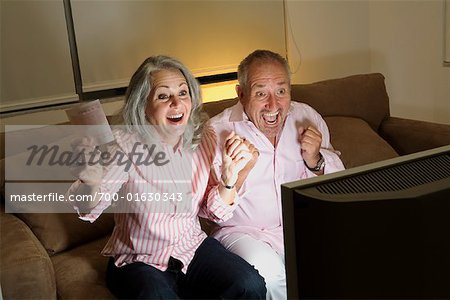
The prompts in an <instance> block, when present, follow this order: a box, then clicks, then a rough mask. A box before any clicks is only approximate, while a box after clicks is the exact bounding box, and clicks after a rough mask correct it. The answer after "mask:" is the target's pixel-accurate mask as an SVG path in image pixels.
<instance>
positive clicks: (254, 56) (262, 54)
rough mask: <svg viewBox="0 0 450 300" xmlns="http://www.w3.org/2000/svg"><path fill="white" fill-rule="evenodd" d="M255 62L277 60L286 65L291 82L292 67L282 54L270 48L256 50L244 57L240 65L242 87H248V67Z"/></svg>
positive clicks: (239, 73)
mask: <svg viewBox="0 0 450 300" xmlns="http://www.w3.org/2000/svg"><path fill="white" fill-rule="evenodd" d="M255 62H277V63H279V64H280V65H282V66H283V67H284V69H285V70H286V74H287V75H288V79H289V83H290V82H291V68H290V67H289V63H288V62H287V60H286V59H285V58H284V57H282V56H281V55H280V54H278V53H275V52H272V51H270V50H255V51H253V52H252V53H250V54H249V55H248V56H247V57H246V58H244V59H243V60H242V61H241V63H240V64H239V67H238V81H239V85H240V86H241V87H242V88H244V89H245V88H246V86H247V80H248V69H249V68H250V66H251V65H252V64H253V63H255Z"/></svg>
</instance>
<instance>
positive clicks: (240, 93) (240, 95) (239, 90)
mask: <svg viewBox="0 0 450 300" xmlns="http://www.w3.org/2000/svg"><path fill="white" fill-rule="evenodd" d="M236 94H237V96H238V98H239V100H242V98H243V97H244V91H243V88H242V87H241V86H240V85H239V84H236Z"/></svg>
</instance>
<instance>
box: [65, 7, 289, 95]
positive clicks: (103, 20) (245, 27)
mask: <svg viewBox="0 0 450 300" xmlns="http://www.w3.org/2000/svg"><path fill="white" fill-rule="evenodd" d="M72 12H73V19H74V26H75V33H76V38H77V44H78V54H79V59H80V68H81V76H82V81H83V91H95V90H102V89H108V88H116V87H123V86H127V85H128V82H129V79H130V77H131V75H132V74H133V72H134V71H135V70H136V68H137V67H138V66H139V64H140V63H141V62H142V61H143V60H144V59H145V58H146V57H148V56H151V55H156V54H166V55H170V56H174V57H177V58H178V59H179V60H181V61H182V62H183V63H185V64H186V65H187V66H188V67H189V68H190V69H191V70H192V71H193V72H194V74H195V75H196V76H203V75H211V74H218V73H225V72H234V71H236V67H237V65H238V63H239V62H240V60H241V59H243V58H244V57H245V56H246V55H247V54H249V53H250V52H251V51H253V50H255V49H258V48H264V49H271V50H273V51H276V52H279V53H280V54H282V55H284V53H285V47H284V27H283V25H284V24H283V3H282V0H270V1H259V0H253V1H248V0H247V1H216V0H202V1H189V0H178V1H173V0H169V1H167V0H166V1H153V0H148V1H98V0H92V1H84V0H75V1H72Z"/></svg>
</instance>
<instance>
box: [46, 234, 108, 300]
mask: <svg viewBox="0 0 450 300" xmlns="http://www.w3.org/2000/svg"><path fill="white" fill-rule="evenodd" d="M106 242H107V237H105V238H102V239H99V240H96V241H94V242H91V243H88V244H85V245H82V246H80V247H77V248H74V249H72V250H69V251H65V252H63V253H60V254H57V255H55V256H53V257H52V258H51V259H52V261H53V265H54V269H55V276H56V287H57V290H58V298H59V299H115V298H114V296H113V295H112V294H111V293H110V291H109V290H108V288H107V287H106V267H107V264H108V258H107V257H105V256H102V255H101V254H100V251H101V250H102V248H103V246H104V245H105V244H106Z"/></svg>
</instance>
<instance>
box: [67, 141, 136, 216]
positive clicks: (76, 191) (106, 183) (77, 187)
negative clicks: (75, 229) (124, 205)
mask: <svg viewBox="0 0 450 300" xmlns="http://www.w3.org/2000/svg"><path fill="white" fill-rule="evenodd" d="M107 151H109V152H110V153H111V154H112V157H113V158H114V159H111V160H110V161H109V162H108V163H105V164H103V166H102V167H103V178H102V181H101V183H100V185H99V188H98V190H97V191H96V192H94V194H93V195H86V192H85V191H86V186H85V184H84V183H83V182H82V181H80V180H77V181H75V182H74V183H73V184H72V185H71V186H70V188H69V189H68V191H67V193H66V197H68V196H72V197H75V196H81V197H79V199H83V201H92V200H93V199H95V198H97V199H100V200H99V202H98V203H97V204H96V205H95V206H94V207H93V208H91V209H90V211H85V209H83V208H82V207H81V203H80V201H75V205H74V209H75V211H76V212H77V213H78V215H79V216H80V219H82V220H84V221H89V222H91V223H92V222H94V221H95V220H96V219H97V218H98V217H99V216H100V215H101V214H102V212H103V211H104V210H105V209H107V208H108V207H109V206H110V205H111V202H112V201H108V200H110V199H112V197H108V196H105V195H106V194H109V195H110V196H111V195H112V194H114V193H117V192H118V191H119V190H120V188H121V187H122V185H123V184H124V183H126V182H127V181H128V173H127V172H126V170H125V164H123V163H119V160H120V159H121V160H122V161H123V160H124V159H127V158H126V157H127V156H126V154H125V151H124V150H123V148H122V147H120V146H119V145H118V143H117V144H114V145H112V146H111V147H108V150H107Z"/></svg>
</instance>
